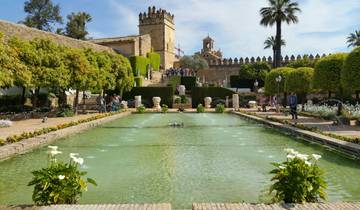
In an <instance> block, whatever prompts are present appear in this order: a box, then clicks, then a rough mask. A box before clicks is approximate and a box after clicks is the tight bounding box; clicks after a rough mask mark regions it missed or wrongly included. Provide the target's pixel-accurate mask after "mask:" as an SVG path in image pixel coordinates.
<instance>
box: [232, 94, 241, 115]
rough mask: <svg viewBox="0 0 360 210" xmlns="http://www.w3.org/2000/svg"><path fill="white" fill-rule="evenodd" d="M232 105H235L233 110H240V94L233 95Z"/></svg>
mask: <svg viewBox="0 0 360 210" xmlns="http://www.w3.org/2000/svg"><path fill="white" fill-rule="evenodd" d="M232 104H233V108H234V110H235V111H236V110H239V108H240V105H239V94H233V95H232Z"/></svg>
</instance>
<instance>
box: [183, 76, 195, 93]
mask: <svg viewBox="0 0 360 210" xmlns="http://www.w3.org/2000/svg"><path fill="white" fill-rule="evenodd" d="M181 84H182V85H185V88H186V90H191V89H192V88H193V87H195V86H196V77H181Z"/></svg>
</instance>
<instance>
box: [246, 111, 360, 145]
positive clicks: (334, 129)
mask: <svg viewBox="0 0 360 210" xmlns="http://www.w3.org/2000/svg"><path fill="white" fill-rule="evenodd" d="M242 111H246V112H252V113H255V114H256V115H258V116H260V117H263V118H266V117H267V116H269V117H272V118H275V119H280V120H290V121H291V115H288V116H285V115H284V114H282V113H276V112H256V111H254V110H246V109H243V110H242ZM296 122H297V123H298V124H299V125H304V126H307V127H311V128H317V129H319V130H322V131H324V132H326V133H332V134H336V135H340V136H345V137H350V138H353V137H360V126H349V125H333V121H331V120H323V119H319V118H314V117H305V116H299V119H298V120H297V121H296Z"/></svg>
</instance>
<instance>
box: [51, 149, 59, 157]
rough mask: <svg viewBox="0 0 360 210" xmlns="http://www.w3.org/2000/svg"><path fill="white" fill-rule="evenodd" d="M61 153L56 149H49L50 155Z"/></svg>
mask: <svg viewBox="0 0 360 210" xmlns="http://www.w3.org/2000/svg"><path fill="white" fill-rule="evenodd" d="M61 153H62V152H61V151H57V150H51V151H50V154H51V156H55V155H58V154H61Z"/></svg>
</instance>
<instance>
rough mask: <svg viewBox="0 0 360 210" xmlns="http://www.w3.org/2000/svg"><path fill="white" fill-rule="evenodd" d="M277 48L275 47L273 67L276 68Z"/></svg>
mask: <svg viewBox="0 0 360 210" xmlns="http://www.w3.org/2000/svg"><path fill="white" fill-rule="evenodd" d="M275 60H276V46H273V63H272V67H273V68H276V62H275Z"/></svg>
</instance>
